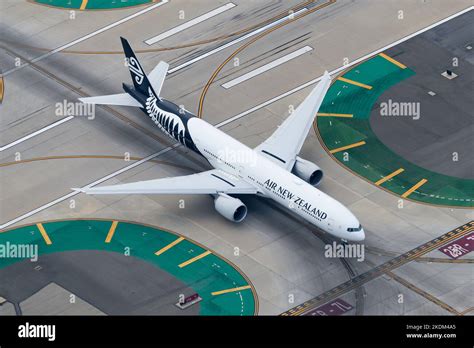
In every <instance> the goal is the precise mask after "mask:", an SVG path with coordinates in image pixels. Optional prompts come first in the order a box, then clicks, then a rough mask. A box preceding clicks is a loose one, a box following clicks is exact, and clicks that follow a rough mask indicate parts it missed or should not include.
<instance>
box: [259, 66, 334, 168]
mask: <svg viewBox="0 0 474 348" xmlns="http://www.w3.org/2000/svg"><path fill="white" fill-rule="evenodd" d="M330 84H331V76H330V75H329V73H328V72H327V71H326V72H325V73H324V75H323V77H322V78H321V80H320V81H319V83H318V85H317V86H316V87H315V88H314V89H313V90H312V92H311V93H310V94H309V95H308V96H307V97H306V99H305V100H304V101H303V102H302V103H301V104H300V105H299V106H298V107H297V108H296V110H295V111H294V112H293V113H292V114H291V115H290V116H289V117H288V118H287V119H286V120H285V121H284V122H283V123H282V124H281V125H280V126H279V127H278V128H277V130H276V131H275V132H274V133H273V134H272V135H271V136H270V137H269V138H268V139H267V140H265V141H264V142H263V143H261V144H260V145H259V146H257V147H256V148H255V150H256V151H258V152H259V153H261V154H262V155H264V156H266V157H267V158H269V159H271V160H273V161H274V162H275V163H277V164H279V165H280V166H281V167H283V168H286V169H287V170H292V169H293V166H294V164H295V160H296V156H297V155H298V153H299V152H300V150H301V147H302V146H303V143H304V141H305V139H306V137H307V135H308V132H309V130H310V128H311V125H312V123H313V121H314V118H315V117H316V113H317V112H318V110H319V107H320V106H321V103H322V102H323V99H324V96H325V95H326V92H327V90H328V89H329V86H330Z"/></svg>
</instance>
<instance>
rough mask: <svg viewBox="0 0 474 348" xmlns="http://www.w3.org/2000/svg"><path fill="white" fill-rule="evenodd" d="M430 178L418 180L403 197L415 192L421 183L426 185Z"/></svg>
mask: <svg viewBox="0 0 474 348" xmlns="http://www.w3.org/2000/svg"><path fill="white" fill-rule="evenodd" d="M427 181H428V180H426V179H421V180H420V181H418V182H417V183H416V184H415V185H414V186H413V187H412V188H411V189H409V190H408V191H407V192H405V193H404V194H403V195H402V197H403V198H407V197H408V196H409V195H411V194H412V193H413V191H415V190H416V189H417V188H419V187H420V186H421V185H424V184H425V183H426V182H427Z"/></svg>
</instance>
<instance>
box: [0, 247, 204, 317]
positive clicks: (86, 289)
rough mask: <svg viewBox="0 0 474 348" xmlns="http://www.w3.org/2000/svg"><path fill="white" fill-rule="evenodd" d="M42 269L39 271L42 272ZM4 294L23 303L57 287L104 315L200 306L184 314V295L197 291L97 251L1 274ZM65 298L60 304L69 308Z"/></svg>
mask: <svg viewBox="0 0 474 348" xmlns="http://www.w3.org/2000/svg"><path fill="white" fill-rule="evenodd" d="M38 266H39V267H40V269H39V270H38V269H37V268H38ZM0 279H4V280H9V281H2V282H1V283H0V293H2V294H3V296H5V297H6V298H8V299H9V301H11V302H14V303H21V302H23V301H25V300H27V299H28V298H29V297H30V296H32V295H34V294H35V293H37V292H38V291H39V290H41V289H42V288H44V287H45V286H47V285H48V284H50V283H52V282H54V283H56V284H57V285H59V286H61V287H63V288H64V289H66V290H67V291H70V292H71V293H72V294H74V295H75V296H77V297H79V298H81V299H82V300H84V301H86V302H87V303H89V304H90V305H92V306H94V307H95V308H97V309H99V310H100V311H102V312H103V313H106V314H143V315H147V314H157V313H159V314H163V315H167V314H169V315H197V314H198V313H199V303H197V304H195V305H193V306H191V307H189V308H188V309H186V310H181V309H179V308H178V307H176V306H175V303H177V302H178V298H179V295H180V294H185V296H189V295H191V294H193V293H194V292H193V290H192V289H191V288H189V287H188V286H186V285H185V284H184V283H182V282H181V281H179V280H178V279H176V278H175V277H173V276H171V275H170V274H169V273H167V272H165V271H163V270H161V269H160V268H158V267H155V266H153V265H152V264H150V263H148V262H146V261H143V260H140V259H138V258H134V257H131V256H125V255H122V254H119V253H113V252H103V251H95V250H81V251H68V252H60V253H53V254H46V255H42V256H41V257H40V258H39V260H38V261H37V262H31V261H29V260H26V261H21V262H17V263H15V264H13V265H11V266H9V267H6V268H3V269H0ZM68 301H69V298H68V297H65V298H64V302H65V303H63V304H62V305H64V306H67V305H68Z"/></svg>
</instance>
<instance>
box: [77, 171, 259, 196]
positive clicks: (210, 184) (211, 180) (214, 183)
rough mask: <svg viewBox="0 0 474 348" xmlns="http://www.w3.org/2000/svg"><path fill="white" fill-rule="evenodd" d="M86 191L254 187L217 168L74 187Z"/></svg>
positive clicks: (247, 190)
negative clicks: (188, 173)
mask: <svg viewBox="0 0 474 348" xmlns="http://www.w3.org/2000/svg"><path fill="white" fill-rule="evenodd" d="M73 190H76V191H80V192H84V193H87V194H96V195H97V194H102V195H108V194H170V195H172V194H217V193H227V194H255V193H257V191H258V190H257V189H256V188H255V187H254V186H252V185H251V184H248V183H246V182H245V181H243V180H241V179H239V178H237V177H235V176H233V175H230V174H228V173H226V172H223V171H221V170H218V169H213V170H209V171H206V172H202V173H198V174H192V175H185V176H176V177H172V178H163V179H156V180H147V181H138V182H133V183H129V184H120V185H111V186H102V187H91V188H87V187H85V188H75V189H73Z"/></svg>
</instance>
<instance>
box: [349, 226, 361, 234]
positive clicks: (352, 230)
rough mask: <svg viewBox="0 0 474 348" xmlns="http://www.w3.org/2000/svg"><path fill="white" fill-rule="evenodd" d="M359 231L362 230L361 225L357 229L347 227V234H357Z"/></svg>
mask: <svg viewBox="0 0 474 348" xmlns="http://www.w3.org/2000/svg"><path fill="white" fill-rule="evenodd" d="M360 230H362V225H359V227H349V228H348V229H347V232H359V231H360Z"/></svg>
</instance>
